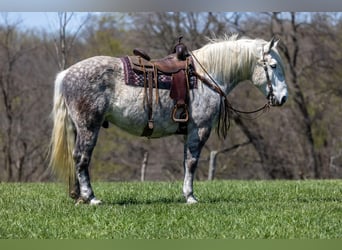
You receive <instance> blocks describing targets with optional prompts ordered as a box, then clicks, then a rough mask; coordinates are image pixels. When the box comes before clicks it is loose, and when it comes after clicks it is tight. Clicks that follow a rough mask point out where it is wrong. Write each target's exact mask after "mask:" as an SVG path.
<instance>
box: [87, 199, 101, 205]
mask: <svg viewBox="0 0 342 250" xmlns="http://www.w3.org/2000/svg"><path fill="white" fill-rule="evenodd" d="M101 203H102V201H101V200H98V199H96V198H93V199H91V200H90V202H89V204H90V205H91V206H97V205H100V204H101Z"/></svg>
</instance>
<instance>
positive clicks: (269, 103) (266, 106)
mask: <svg viewBox="0 0 342 250" xmlns="http://www.w3.org/2000/svg"><path fill="white" fill-rule="evenodd" d="M190 54H191V56H192V57H193V58H194V59H195V60H196V62H197V63H198V64H199V65H200V67H201V68H202V70H203V71H204V73H205V74H206V75H207V76H208V77H209V79H210V80H211V81H210V80H208V79H207V78H206V77H205V76H203V75H200V74H198V73H197V71H195V72H194V74H195V75H196V77H197V78H198V79H199V80H201V81H202V82H203V83H205V84H206V85H207V86H208V87H209V88H210V89H212V90H213V91H215V92H217V93H218V94H220V95H221V96H222V97H223V98H224V99H225V101H226V102H227V104H228V108H229V109H230V110H231V111H233V112H235V113H236V114H237V115H239V116H241V114H246V115H250V114H255V113H259V112H261V111H262V113H261V114H260V115H257V116H256V117H253V118H250V117H245V116H244V118H245V119H251V120H253V119H257V118H258V117H259V116H261V115H262V114H263V113H265V112H267V111H269V110H270V108H271V106H272V100H273V98H274V93H273V86H272V82H271V79H270V75H269V73H268V67H267V64H266V59H265V55H266V53H264V52H263V53H262V54H263V58H262V61H263V68H264V71H265V74H266V80H267V87H268V89H269V93H268V95H267V100H268V101H267V103H265V104H264V105H263V106H261V107H260V108H258V109H256V110H252V111H243V110H239V109H236V108H234V107H233V106H232V105H231V103H230V102H229V101H228V98H227V95H226V94H225V93H224V92H223V90H222V89H221V88H220V87H219V85H218V83H217V82H216V81H215V79H213V78H212V76H211V75H210V74H209V73H208V71H207V70H206V69H205V68H204V66H203V65H202V64H201V63H200V62H199V61H198V59H197V58H196V56H195V55H194V54H193V53H192V51H190Z"/></svg>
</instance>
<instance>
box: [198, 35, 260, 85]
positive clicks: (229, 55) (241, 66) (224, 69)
mask: <svg viewBox="0 0 342 250" xmlns="http://www.w3.org/2000/svg"><path fill="white" fill-rule="evenodd" d="M263 44H266V41H264V40H259V39H256V40H253V39H248V38H239V39H238V35H232V36H224V37H223V38H218V39H217V38H215V39H210V40H209V43H208V44H206V45H205V46H203V47H202V48H201V49H199V50H196V51H194V53H195V56H196V57H197V58H198V60H199V61H200V62H201V63H202V65H203V66H204V68H205V69H206V70H207V71H208V72H209V73H210V74H212V75H215V76H216V80H217V81H218V82H219V83H220V84H223V83H226V84H232V85H235V84H237V83H238V82H239V81H240V80H241V79H248V78H249V77H250V76H251V74H252V72H251V71H252V70H253V68H254V66H255V63H256V61H257V59H258V58H259V57H260V55H261V53H260V52H261V51H260V50H258V48H260V47H261V45H263Z"/></svg>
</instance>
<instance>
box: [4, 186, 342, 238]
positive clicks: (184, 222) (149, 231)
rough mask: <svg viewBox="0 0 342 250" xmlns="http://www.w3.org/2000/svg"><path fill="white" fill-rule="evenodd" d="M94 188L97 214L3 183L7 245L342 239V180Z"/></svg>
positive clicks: (50, 193) (48, 190) (61, 192)
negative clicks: (191, 191) (186, 191)
mask: <svg viewBox="0 0 342 250" xmlns="http://www.w3.org/2000/svg"><path fill="white" fill-rule="evenodd" d="M181 186H182V184H181V182H170V183H167V182H145V183H140V182H131V183H120V182H119V183H94V185H93V187H94V190H95V192H96V194H97V197H98V198H100V199H102V200H103V201H104V204H103V205H101V206H97V207H92V206H87V205H80V206H74V204H73V202H72V201H71V200H70V199H69V198H68V197H67V193H66V188H65V187H64V186H63V185H61V184H56V183H29V184H18V183H1V184H0V238H1V239H7V238H11V239H23V238H45V239H86V238H87V239H225V238H228V239H264V238H266V239H270V238H271V239H293V238H295V239H341V238H342V181H340V180H329V181H328V180H326V181H213V182H196V183H195V191H196V193H197V197H198V199H199V200H200V203H199V204H195V205H186V204H185V203H184V201H183V198H182V196H181Z"/></svg>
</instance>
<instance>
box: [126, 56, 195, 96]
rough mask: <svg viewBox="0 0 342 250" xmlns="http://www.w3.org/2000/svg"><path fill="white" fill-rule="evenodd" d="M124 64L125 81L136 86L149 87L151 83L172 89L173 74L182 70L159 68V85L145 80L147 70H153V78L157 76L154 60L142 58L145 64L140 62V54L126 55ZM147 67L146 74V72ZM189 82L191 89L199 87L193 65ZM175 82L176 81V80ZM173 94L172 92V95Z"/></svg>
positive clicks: (175, 87) (153, 85)
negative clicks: (166, 70)
mask: <svg viewBox="0 0 342 250" xmlns="http://www.w3.org/2000/svg"><path fill="white" fill-rule="evenodd" d="M120 59H121V61H122V63H123V65H124V74H125V83H126V85H129V86H134V87H149V84H152V87H153V88H158V89H166V90H170V91H171V89H172V85H173V79H172V78H173V76H172V75H173V74H174V73H177V72H179V71H180V69H178V70H176V72H163V71H161V70H160V69H159V68H158V70H157V85H156V82H155V81H152V82H149V81H148V80H145V77H147V75H146V76H145V74H147V72H152V76H153V79H154V78H155V76H154V74H155V70H154V69H153V67H152V63H153V60H152V61H147V60H145V59H143V58H140V60H141V62H142V63H144V64H139V56H125V57H122V58H120ZM144 69H145V72H146V73H145V74H144ZM188 71H189V72H188V82H189V88H190V89H197V77H196V76H195V75H194V72H195V69H194V67H193V66H191V67H189V69H188ZM145 81H146V84H147V85H146V86H144V82H145ZM174 83H175V84H177V83H176V81H174ZM174 89H177V86H174ZM172 95H173V93H172V92H170V97H171V96H172ZM171 98H172V97H171Z"/></svg>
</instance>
